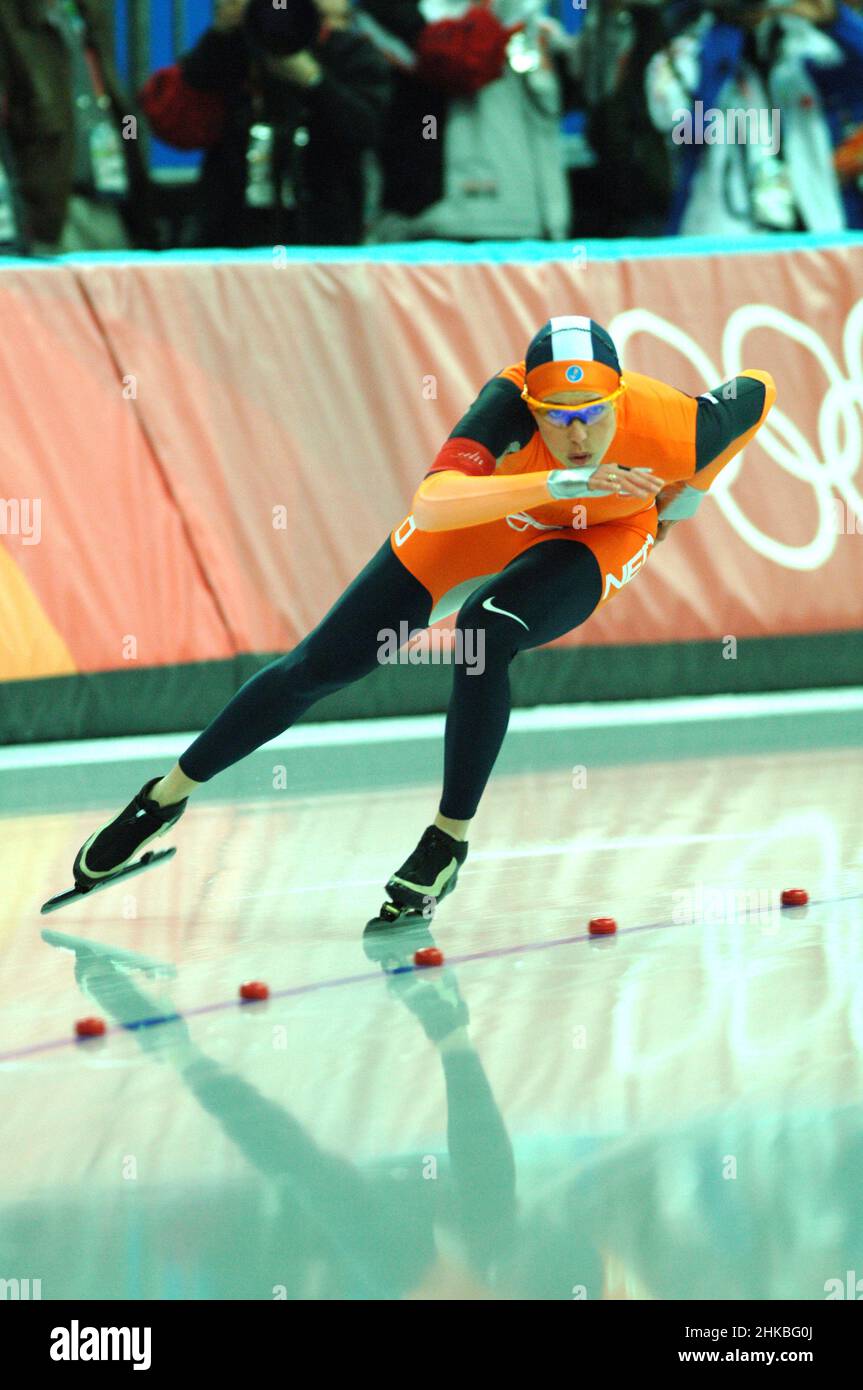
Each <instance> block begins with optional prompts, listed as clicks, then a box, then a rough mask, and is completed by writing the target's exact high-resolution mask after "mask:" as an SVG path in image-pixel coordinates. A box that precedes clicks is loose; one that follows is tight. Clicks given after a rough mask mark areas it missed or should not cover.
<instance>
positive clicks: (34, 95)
mask: <svg viewBox="0 0 863 1390" xmlns="http://www.w3.org/2000/svg"><path fill="white" fill-rule="evenodd" d="M111 10H112V5H111V4H110V3H109V0H0V82H2V85H3V87H4V88H5V90H6V93H7V99H8V112H9V119H8V136H9V143H10V145H11V147H12V152H13V155H14V160H15V165H16V167H17V169H18V173H19V179H20V190H21V201H22V205H23V209H24V220H25V223H26V226H25V233H26V236H27V240H28V242H29V244H30V246H31V248H32V249H33V250H34V251H36V252H37V253H40V254H56V253H59V252H66V251H79V250H111V249H113V248H116V247H124V246H128V245H130V244H138V245H149V244H151V238H152V227H151V222H150V216H149V202H148V180H147V175H146V172H145V170H144V165H143V161H142V159H141V157H140V153H139V149H138V144H137V139H136V138H135V137H136V136H137V129H136V126H135V124H134V117H131V115H130V112H129V104H128V102H127V101H126V99H125V98H124V96H123V94H122V92H121V89H120V84H119V79H118V77H117V73H116V70H115V67H114V59H113V52H114V48H113V34H112V21H111Z"/></svg>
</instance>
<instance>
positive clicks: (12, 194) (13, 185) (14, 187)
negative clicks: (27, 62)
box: [0, 75, 25, 256]
mask: <svg viewBox="0 0 863 1390" xmlns="http://www.w3.org/2000/svg"><path fill="white" fill-rule="evenodd" d="M8 121H9V108H8V102H7V100H6V94H5V92H4V90H3V85H2V75H0V256H20V255H22V254H23V252H24V250H25V242H24V234H23V227H22V219H21V204H20V200H19V197H18V175H17V171H16V169H15V159H14V156H13V154H12V146H11V145H10V144H9V137H8V135H7V133H6V131H7V125H8Z"/></svg>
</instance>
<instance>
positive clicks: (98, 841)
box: [72, 777, 189, 892]
mask: <svg viewBox="0 0 863 1390" xmlns="http://www.w3.org/2000/svg"><path fill="white" fill-rule="evenodd" d="M159 781H161V778H160V777H152V778H151V779H150V781H149V782H147V783H145V785H144V786H143V787H142V788H141V790H140V791H139V792H138V795H137V796H136V797H135V799H134V801H130V802H129V805H128V806H127V807H126V808H125V810H123V811H121V812H120V814H119V816H115V817H114V819H113V820H111V821H108V822H107V824H106V825H103V826H102V827H101V828H100V829H99V830H96V831H94V832H93V834H92V835H91V836H90V838H89V840H86V841H85V842H84V844H83V845H82V846H81V848H80V849H79V850H78V853H77V855H76V856H75V863H74V865H73V866H72V875H73V877H74V879H75V885H76V887H77V889H78V890H79V891H80V892H86V891H87V889H88V888H95V887H97V886H98V885H99V884H100V883H102V882H104V880H105V879H107V878H110V877H111V876H112V875H113V874H115V873H116V872H117V870H118V869H122V868H123V867H124V866H125V865H126V864H128V863H129V860H130V859H132V858H133V857H134V856H135V855H136V854H137V853H138V851H139V850H140V849H143V847H144V845H148V844H149V843H150V841H151V840H155V839H156V837H157V836H158V835H164V834H165V832H166V831H167V830H170V828H171V826H172V825H176V823H177V821H178V820H179V819H180V817H181V815H182V814H183V812H184V811H185V809H186V802H187V801H188V799H189V798H188V797H184V798H183V800H182V801H176V802H174V804H173V805H171V806H160V805H159V804H158V802H156V801H153V800H151V799H150V797H149V795H148V793H149V792H151V791H152V789H153V787H155V785H156V783H157V782H159Z"/></svg>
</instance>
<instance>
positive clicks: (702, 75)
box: [646, 0, 863, 237]
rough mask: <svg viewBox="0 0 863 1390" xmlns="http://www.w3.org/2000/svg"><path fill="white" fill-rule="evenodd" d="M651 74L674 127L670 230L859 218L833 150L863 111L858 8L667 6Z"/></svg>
mask: <svg viewBox="0 0 863 1390" xmlns="http://www.w3.org/2000/svg"><path fill="white" fill-rule="evenodd" d="M672 17H676V23H677V27H678V33H677V36H676V37H675V38H674V39H672V41H671V43H670V44H669V45H668V46H667V47H666V48H665V49H664V50H663V51H662V52H660V53H658V54H656V56H655V57H654V58H653V59H652V60H651V62H650V64H649V66H648V69H647V75H646V90H647V98H648V106H649V110H650V114H651V117H652V119H653V121H654V123H655V125H656V126H657V127H658V128H659V129H660V130H662V131H664V132H665V133H666V134H667V135H669V136H670V137H671V141H672V144H673V147H674V154H675V158H676V165H677V167H676V170H675V173H676V188H675V196H674V201H673V206H672V213H671V225H670V228H669V230H670V231H672V232H680V233H682V234H683V235H699V234H707V235H719V236H724V237H727V236H749V235H753V234H757V233H761V232H765V231H777V232H793V231H813V232H826V231H836V230H841V229H842V228H844V227H846V226H848V225H859V221H858V218H859V214H860V201H859V192H858V190H856V188H854V187H853V186H852V185H850V183H846V184H845V186H843V183H842V181H841V179H840V171H839V170H838V169H837V162H836V159H835V156H834V152H835V150H836V148H837V146H839V145H840V144H841V143H842V141H843V139H844V138H845V127H846V126H847V124H848V122H858V121H859V120H860V119H861V116H863V18H861V16H860V15H859V14H857V13H855V11H854V10H853V9H852V8H851V7H850V6H849V5H847V4H842V3H838V0H760V3H751V0H710V3H707V4H700V3H699V4H690V3H685V4H683V5H681V6H678V7H677V8H676V10H675V11H672Z"/></svg>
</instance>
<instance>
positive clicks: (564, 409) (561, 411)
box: [521, 380, 626, 428]
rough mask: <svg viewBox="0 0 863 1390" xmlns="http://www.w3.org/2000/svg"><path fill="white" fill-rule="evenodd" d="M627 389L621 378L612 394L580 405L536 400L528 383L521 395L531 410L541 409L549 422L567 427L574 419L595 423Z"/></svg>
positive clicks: (585, 422) (585, 423)
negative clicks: (529, 391) (564, 404)
mask: <svg viewBox="0 0 863 1390" xmlns="http://www.w3.org/2000/svg"><path fill="white" fill-rule="evenodd" d="M625 390H626V382H625V381H623V380H621V383H620V385H619V386H618V388H617V390H616V391H612V392H611V395H609V396H603V397H602V399H601V400H598V401H591V402H590V404H589V405H580V406H560V405H553V404H552V405H549V404H548V402H546V401H537V400H534V398H533V396H531V395H529V394H528V389H527V383H525V385H524V389H523V390H522V393H521V396H522V400H523V401H526V402H527V404H528V405H529V406H530V408H531V410H538V411H541V412H542V414H543V415H544V416H545V418H546V420H548V422H549V424H552V425H558V426H561V427H563V428H566V426H567V425H571V424H572V422H573V420H578V422H579V423H580V424H582V425H593V424H595V423H596V421H597V420H599V419H601V418H602V416H603V415H604V414H605V412H606V410H607V409H608V407H609V406H610V405H611V403H612V401H616V400H617V398H618V396H622V395H623V392H624V391H625Z"/></svg>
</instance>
